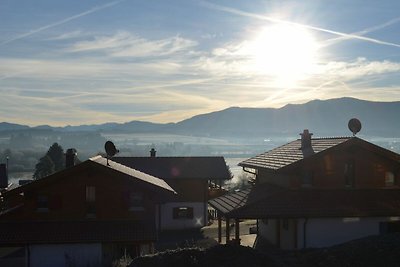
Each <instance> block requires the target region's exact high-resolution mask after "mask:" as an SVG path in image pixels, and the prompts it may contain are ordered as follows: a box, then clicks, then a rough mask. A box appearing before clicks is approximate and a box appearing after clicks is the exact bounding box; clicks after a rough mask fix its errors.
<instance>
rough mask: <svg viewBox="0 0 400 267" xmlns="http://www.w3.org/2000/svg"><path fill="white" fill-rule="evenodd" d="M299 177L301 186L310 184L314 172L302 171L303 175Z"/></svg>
mask: <svg viewBox="0 0 400 267" xmlns="http://www.w3.org/2000/svg"><path fill="white" fill-rule="evenodd" d="M301 178H302V181H301V185H302V186H303V187H309V186H312V184H313V179H314V173H313V172H312V171H304V172H303V176H302V177H301Z"/></svg>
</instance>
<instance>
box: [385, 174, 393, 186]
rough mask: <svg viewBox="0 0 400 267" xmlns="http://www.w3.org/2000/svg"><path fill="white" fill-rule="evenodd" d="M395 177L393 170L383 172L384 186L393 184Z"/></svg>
mask: <svg viewBox="0 0 400 267" xmlns="http://www.w3.org/2000/svg"><path fill="white" fill-rule="evenodd" d="M394 185H395V178H394V173H393V172H385V186H394Z"/></svg>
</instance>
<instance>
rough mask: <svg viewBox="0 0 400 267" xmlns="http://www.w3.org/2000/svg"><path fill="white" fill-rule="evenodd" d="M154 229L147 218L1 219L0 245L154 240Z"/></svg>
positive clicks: (152, 223)
mask: <svg viewBox="0 0 400 267" xmlns="http://www.w3.org/2000/svg"><path fill="white" fill-rule="evenodd" d="M156 233H157V231H156V229H155V225H154V222H148V221H130V220H129V221H128V220H127V221H47V222H1V223H0V245H1V244H7V245H14V244H15V245H17V244H20V245H22V244H38V243H94V242H138V241H154V240H156Z"/></svg>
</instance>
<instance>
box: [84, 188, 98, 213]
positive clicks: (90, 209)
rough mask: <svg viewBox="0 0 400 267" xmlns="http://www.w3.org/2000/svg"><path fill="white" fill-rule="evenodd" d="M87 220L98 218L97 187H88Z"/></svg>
mask: <svg viewBox="0 0 400 267" xmlns="http://www.w3.org/2000/svg"><path fill="white" fill-rule="evenodd" d="M86 218H89V219H90V218H96V187H94V186H86Z"/></svg>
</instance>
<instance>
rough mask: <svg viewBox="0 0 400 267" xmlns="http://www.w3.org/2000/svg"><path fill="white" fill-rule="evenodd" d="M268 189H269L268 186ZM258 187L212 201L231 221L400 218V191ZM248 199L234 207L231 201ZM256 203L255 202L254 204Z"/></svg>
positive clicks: (211, 203)
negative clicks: (262, 188)
mask: <svg viewBox="0 0 400 267" xmlns="http://www.w3.org/2000/svg"><path fill="white" fill-rule="evenodd" d="M267 186H268V185H267ZM262 192H263V191H262V190H259V188H258V186H255V187H253V188H252V190H248V191H246V192H242V193H241V192H238V193H233V194H230V195H226V196H221V197H219V198H216V199H213V200H210V201H209V203H210V205H211V206H213V207H214V208H216V209H217V210H218V211H220V212H222V213H223V214H225V216H228V217H231V218H247V219H256V218H282V217H283V218H304V217H371V216H400V197H399V196H400V189H363V190H361V189H357V190H350V189H348V190H347V189H332V190H322V189H321V190H317V189H296V190H294V189H283V188H281V189H280V190H279V189H277V188H276V187H275V186H273V188H272V190H269V191H265V187H264V193H262ZM235 198H241V199H243V200H244V199H246V201H243V202H244V203H240V204H238V205H236V206H235V207H233V206H232V204H231V203H232V199H235ZM251 199H253V200H251Z"/></svg>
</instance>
